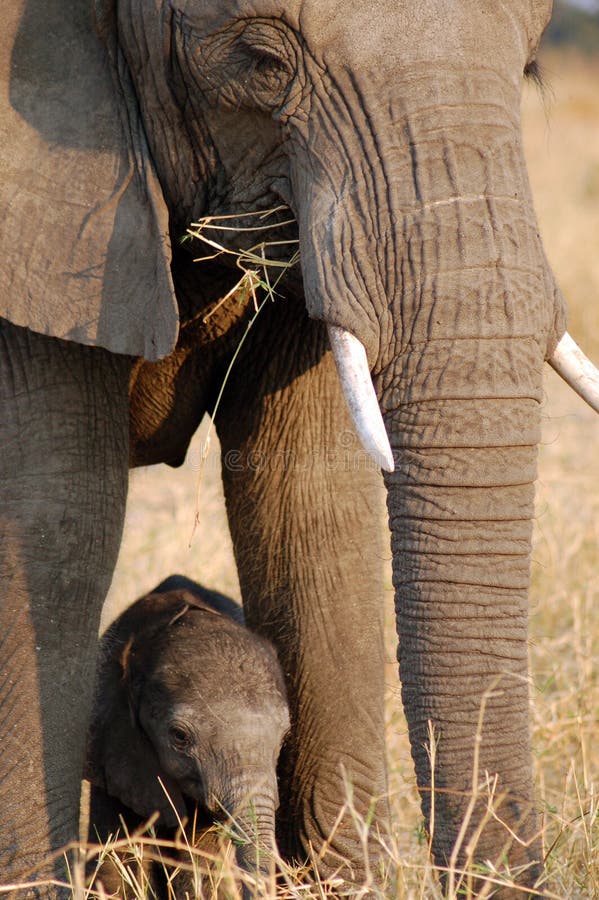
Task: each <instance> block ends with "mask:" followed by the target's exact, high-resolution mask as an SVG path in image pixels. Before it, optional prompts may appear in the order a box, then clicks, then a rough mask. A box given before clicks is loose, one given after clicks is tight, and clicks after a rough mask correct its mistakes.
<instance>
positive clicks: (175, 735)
mask: <svg viewBox="0 0 599 900" xmlns="http://www.w3.org/2000/svg"><path fill="white" fill-rule="evenodd" d="M168 736H169V738H170V740H171V743H172V745H173V746H174V747H176V748H177V749H178V750H185V749H186V748H187V747H189V746H190V744H191V742H192V738H191V734H190V733H189V731H188V730H187V728H185V727H184V726H183V725H170V726H169V729H168Z"/></svg>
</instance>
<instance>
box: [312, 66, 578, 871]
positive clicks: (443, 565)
mask: <svg viewBox="0 0 599 900" xmlns="http://www.w3.org/2000/svg"><path fill="white" fill-rule="evenodd" d="M424 77H425V76H424V74H423V73H422V71H421V70H418V71H417V72H414V73H407V74H406V77H405V79H404V82H403V83H402V84H401V85H399V86H398V85H397V84H394V92H393V98H392V99H390V98H389V95H388V93H387V94H385V87H384V86H383V85H381V84H376V76H374V75H373V77H372V81H371V83H369V84H366V82H364V83H361V84H356V83H352V85H350V86H348V88H347V96H346V97H345V105H344V106H343V107H342V109H343V110H345V109H351V121H352V128H349V127H348V129H347V131H345V130H344V128H343V127H342V123H337V122H336V123H335V124H336V129H335V134H336V135H339V134H342V135H344V134H346V133H351V134H355V133H356V130H357V129H359V128H360V126H362V130H361V131H360V132H359V134H360V141H361V143H360V148H359V151H361V156H360V152H359V151H358V149H355V152H349V151H350V150H351V149H352V148H345V147H344V148H342V150H343V151H347V152H346V156H347V160H348V162H347V163H346V161H344V160H343V159H341V158H340V155H339V154H338V155H337V157H335V155H334V148H333V147H327V148H319V154H318V159H326V160H327V163H328V179H329V180H328V182H327V184H326V185H324V181H323V185H324V187H322V189H321V190H320V191H316V190H315V189H314V188H312V190H311V193H310V182H309V181H308V179H307V178H304V170H303V169H298V171H297V174H296V182H297V190H298V192H299V193H300V195H301V196H303V197H305V198H306V199H305V204H308V203H311V205H312V207H313V209H312V214H311V221H312V222H313V223H314V224H313V226H312V227H311V229H307V230H306V231H305V232H303V234H302V232H301V226H302V222H303V221H310V213H309V211H308V209H307V208H304V209H300V210H299V221H300V233H301V234H302V253H303V254H304V258H308V254H310V256H309V258H310V260H311V261H312V260H313V259H316V262H315V263H314V265H313V266H312V265H310V266H308V267H307V268H306V269H305V278H304V280H305V285H306V295H307V300H308V305H309V308H310V310H311V312H312V313H313V315H315V316H317V317H319V318H322V319H324V320H325V321H327V323H328V324H329V326H333V333H334V330H335V328H336V327H338V326H339V327H341V328H345V329H346V330H349V331H351V332H352V333H353V334H354V335H355V336H356V337H357V338H358V339H359V340H360V342H361V343H362V344H363V345H364V347H365V349H366V351H367V355H368V360H369V364H370V368H371V370H372V372H373V381H374V386H375V389H376V392H377V395H378V399H379V402H380V406H381V411H382V414H383V418H384V422H385V426H386V430H387V432H388V435H389V438H390V442H391V448H392V452H393V457H394V466H395V471H389V470H390V469H391V468H392V467H391V466H390V465H388V466H385V467H384V468H386V469H387V470H388V471H387V473H386V475H385V481H386V486H387V492H388V493H387V499H388V510H389V520H390V525H391V532H392V550H393V570H394V576H393V577H394V584H395V590H396V611H397V629H398V634H399V651H398V657H399V662H400V675H401V681H402V691H403V699H404V705H405V710H406V715H407V719H408V724H409V730H410V739H411V745H412V753H413V757H414V760H415V764H416V770H417V776H418V784H419V788H420V790H421V795H422V803H423V809H424V811H425V814H426V816H427V820H428V823H429V827H430V830H431V833H432V845H433V849H434V852H435V855H436V857H437V860H438V861H439V862H440V863H441V864H443V865H445V864H447V863H448V862H450V861H455V862H457V863H462V862H464V860H465V859H466V858H468V857H469V856H470V857H471V858H472V859H473V860H475V861H476V862H478V863H482V862H485V861H487V860H490V861H491V862H492V863H501V862H502V861H503V860H504V858H505V859H508V861H509V865H510V866H512V865H520V864H523V865H526V866H529V871H528V872H527V874H526V875H525V876H523V881H524V882H525V883H532V882H533V881H534V878H535V877H536V873H537V871H538V867H539V861H540V846H539V842H538V840H536V838H535V833H536V817H535V814H534V810H533V797H532V776H531V760H530V741H529V735H528V671H527V596H528V587H529V568H530V550H531V522H532V516H533V501H534V480H535V475H536V447H537V444H538V442H539V438H540V402H541V400H542V397H543V391H542V373H543V362H544V360H545V358H547V357H548V356H549V355H550V354H551V352H552V350H553V348H554V347H555V346H556V344H557V343H558V339H559V338H560V337H561V335H562V334H563V332H564V315H563V305H562V302H561V297H560V295H559V292H558V291H557V289H556V286H555V283H554V279H553V275H552V273H551V271H550V270H549V267H548V266H547V262H546V259H545V256H544V252H543V248H542V245H541V242H540V239H539V235H538V227H537V223H536V219H535V216H534V211H533V207H532V201H531V197H530V190H529V186H528V180H527V176H526V168H525V162H524V156H523V151H522V144H521V138H520V131H519V85H517V84H516V83H515V82H513V81H507V80H502V79H503V76H502V75H501V74H498V73H497V72H494V71H492V70H490V69H484V70H481V71H480V72H478V71H477V72H476V74H473V73H472V72H463V73H461V72H460V71H459V70H458V69H455V70H452V71H451V72H449V71H447V70H444V71H443V72H439V73H435V72H433V73H430V72H428V73H426V78H427V90H428V93H427V94H426V98H427V103H424V104H423V90H422V88H421V87H420V90H419V92H418V93H415V92H414V88H413V86H414V85H415V84H416V85H420V86H421V84H422V78H424ZM500 81H501V85H502V87H501V103H499V104H498V102H497V96H498V87H497V86H498V83H499V82H500ZM411 92H412V93H411ZM429 101H430V103H429ZM339 108H341V107H339ZM322 114H323V116H324V115H325V110H324V107H323V113H322ZM331 130H332V128H331ZM355 159H359V160H360V165H359V167H358V168H356V166H355V165H354V162H353V161H354V160H355ZM316 166H317V162H315V163H314V165H313V167H312V169H311V170H310V171H311V172H313V171H314V169H315V168H316ZM349 166H351V167H352V169H351V176H352V177H349V176H348V167H349ZM337 172H339V173H340V175H339V183H338V184H337V182H336V181H334V179H335V178H336V174H337ZM342 176H343V177H342ZM332 182H333V183H332ZM300 189H302V190H303V194H302V193H301V192H300ZM368 197H372V198H376V204H375V205H373V204H371V205H370V206H365V203H366V200H367V198H368ZM348 213H349V214H348ZM366 286H367V287H366ZM330 330H331V329H330ZM336 356H337V357H339V354H338V353H336ZM429 729H430V731H429ZM430 733H432V734H433V737H434V742H435V748H434V754H432V751H431V748H430V746H429V745H430V740H429V734H430ZM431 754H432V755H431ZM431 759H433V764H431Z"/></svg>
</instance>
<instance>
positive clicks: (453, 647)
mask: <svg viewBox="0 0 599 900" xmlns="http://www.w3.org/2000/svg"><path fill="white" fill-rule="evenodd" d="M4 6H5V7H6V8H5V9H4V10H3V27H2V35H1V37H0V50H1V52H0V67H1V73H2V74H1V78H0V81H1V84H2V99H1V106H0V129H1V133H2V139H1V141H0V172H1V178H2V187H1V191H2V193H1V200H0V204H1V206H0V208H1V216H0V249H1V252H2V266H1V267H0V296H1V302H2V307H1V308H0V312H2V313H3V315H4V316H5V317H6V320H5V321H4V322H3V323H2V328H1V331H0V334H1V344H0V346H1V348H2V353H1V357H0V371H1V375H0V440H1V444H2V457H1V463H0V464H1V466H2V470H1V471H2V475H1V476H0V491H1V494H0V510H1V515H0V522H1V523H2V524H1V527H2V543H1V551H0V552H1V554H2V556H1V567H2V574H3V579H4V585H5V587H4V590H3V597H2V611H1V616H2V620H1V627H0V635H1V639H0V655H1V666H2V671H3V679H2V681H1V683H0V713H1V714H0V747H1V748H2V750H1V753H2V756H1V759H2V773H1V778H0V841H1V850H0V854H1V855H0V871H2V874H3V877H4V878H7V877H8V878H9V879H14V878H17V877H20V876H21V875H22V874H23V873H24V872H25V871H26V870H27V868H28V867H29V866H31V865H34V864H35V863H36V862H37V861H39V860H40V858H42V857H43V856H44V855H45V854H47V853H49V852H50V851H54V850H57V848H59V847H60V846H61V845H62V844H63V843H64V842H66V841H68V840H69V839H71V838H73V837H74V836H75V834H76V831H77V808H78V802H79V773H80V766H81V762H82V749H83V743H84V734H85V729H86V723H87V715H88V710H89V705H90V692H91V684H92V676H93V658H94V649H95V642H96V632H97V626H98V619H99V613H100V607H101V604H102V600H103V598H104V595H105V593H106V590H107V587H108V584H109V582H110V577H111V573H112V570H113V567H114V564H115V560H116V554H117V549H118V544H119V539H120V533H121V528H122V522H123V517H124V510H125V497H126V485H127V468H128V465H129V464H130V463H131V464H132V465H137V464H142V463H144V464H146V463H149V462H158V461H166V462H169V463H171V464H177V463H180V462H181V460H182V459H183V456H184V453H185V449H186V446H187V443H188V440H189V438H190V436H191V434H192V433H193V430H194V428H195V427H196V425H197V423H198V421H199V420H200V418H201V416H202V414H203V412H204V411H206V410H208V411H210V410H211V408H212V407H213V404H214V400H215V396H216V394H217V392H218V389H219V387H220V384H221V382H222V377H223V373H224V371H225V369H226V367H227V366H228V363H229V361H230V359H231V357H232V354H233V352H234V351H235V349H236V348H237V346H238V344H239V340H240V337H241V335H242V334H243V332H244V329H245V325H246V322H247V316H248V314H249V313H248V312H247V311H244V309H243V308H242V309H240V307H239V306H238V305H228V306H227V305H224V306H220V307H219V308H218V309H217V310H216V311H215V312H214V315H211V316H210V317H209V318H208V319H206V320H205V321H204V319H205V313H206V312H208V311H212V310H213V308H214V307H215V305H216V302H217V301H218V299H219V298H220V297H222V296H224V294H225V293H227V292H228V291H229V290H230V288H231V287H232V285H233V284H234V283H235V281H236V279H237V277H238V273H234V272H233V271H232V270H231V269H229V268H227V267H226V266H223V265H220V264H219V263H218V261H213V262H211V263H206V264H203V265H197V264H194V263H193V261H192V257H193V255H194V252H195V253H196V255H197V249H196V250H194V249H193V248H192V251H191V252H190V249H189V248H188V247H187V246H186V245H185V244H183V245H182V244H181V241H180V239H181V237H182V236H183V235H184V234H185V231H186V229H187V227H188V225H189V223H190V222H192V221H195V220H197V219H198V218H199V217H201V216H205V215H222V214H227V215H231V216H233V217H236V218H233V220H232V221H231V222H230V223H229V227H230V228H232V227H234V226H235V227H237V229H238V230H237V231H232V230H228V231H223V232H222V234H221V237H222V238H223V240H225V241H226V242H228V244H229V245H231V246H240V245H242V244H243V242H244V240H247V234H246V232H244V231H243V230H242V228H243V226H244V225H247V224H248V220H247V219H246V218H244V216H245V215H246V214H248V213H253V212H255V211H256V210H260V209H263V210H265V209H268V208H271V207H273V206H277V205H279V204H280V203H281V201H283V202H284V203H285V204H287V205H288V206H289V207H290V208H291V209H292V211H293V213H294V215H295V217H296V219H297V223H298V225H297V232H298V234H299V241H300V249H301V276H300V273H298V274H297V275H296V276H295V277H293V276H292V277H290V278H289V279H288V284H287V288H286V291H285V293H286V297H287V299H286V300H285V301H284V302H283V301H281V302H278V303H275V304H272V305H269V306H268V307H266V309H265V311H264V312H263V314H262V315H261V320H260V322H259V323H257V324H256V325H255V326H254V328H253V329H252V331H251V332H250V335H249V337H248V339H247V340H246V341H245V342H244V344H243V349H242V352H241V354H240V356H239V358H238V360H237V363H236V365H235V367H234V369H233V374H232V377H231V379H230V381H229V383H228V385H227V389H226V393H225V398H224V401H223V404H222V406H221V407H220V408H219V412H218V416H217V427H218V432H219V436H220V439H221V443H222V447H223V452H224V455H225V461H227V462H228V463H229V464H228V465H225V467H224V480H225V489H226V495H227V504H228V511H229V520H230V525H231V531H232V536H233V541H234V545H235V553H236V558H237V564H238V568H239V575H240V582H241V586H242V592H243V596H244V602H245V605H246V608H247V616H248V619H249V620H250V622H251V623H252V624H253V625H255V626H256V627H258V628H259V629H261V630H262V631H263V632H264V633H265V634H267V635H269V636H270V637H271V638H272V639H273V640H274V641H275V643H276V644H277V646H278V649H279V653H280V657H281V660H282V663H283V667H284V671H285V673H286V677H287V682H288V690H289V695H290V703H291V713H292V723H293V724H292V735H291V738H290V740H289V742H288V745H287V747H286V751H285V753H284V756H283V762H282V764H281V782H282V784H281V810H282V815H281V819H280V822H279V832H280V835H279V837H280V842H281V846H282V848H283V849H284V851H285V852H286V853H287V854H289V855H305V854H306V853H307V852H308V849H309V847H313V848H314V849H315V850H316V851H319V850H322V853H321V854H320V855H318V853H317V855H316V859H317V864H318V866H319V867H320V868H321V870H322V874H326V873H329V872H331V871H333V870H336V867H337V866H338V865H339V860H340V858H345V859H347V860H348V867H347V868H346V869H345V874H346V875H347V877H348V878H352V877H355V878H359V874H360V873H359V866H360V862H359V860H360V857H361V849H360V846H359V841H358V840H357V838H356V836H355V834H354V832H353V829H352V825H351V820H350V819H349V818H342V819H341V821H340V822H336V820H337V816H338V813H339V809H340V804H341V802H342V797H343V782H342V778H343V776H342V770H343V769H345V771H346V773H347V775H348V777H349V778H350V779H351V780H352V782H353V797H354V801H355V803H356V805H357V808H358V810H359V811H362V812H364V813H365V814H366V812H367V811H368V810H369V808H370V804H371V798H372V797H375V798H378V805H377V810H376V811H377V813H378V815H379V819H380V821H381V823H384V821H385V817H386V805H385V802H384V800H381V799H380V798H381V797H384V794H385V789H386V775H385V761H384V736H383V675H382V656H383V644H382V629H381V615H382V613H381V600H380V594H381V591H380V577H379V574H378V563H377V560H378V557H379V552H380V551H379V548H378V542H377V538H376V532H377V523H376V516H375V513H374V511H373V507H374V506H375V504H374V502H373V499H372V498H373V496H374V493H375V475H374V474H373V472H372V471H367V470H366V469H367V467H366V468H365V467H364V466H363V465H355V466H354V465H353V464H352V462H353V461H354V459H355V458H354V456H353V455H352V446H349V447H348V446H347V444H348V443H350V444H351V440H352V439H351V437H349V438H348V437H347V436H348V434H350V435H351V432H349V431H348V427H349V426H348V419H347V416H346V412H345V406H344V404H343V401H342V399H341V393H340V388H339V386H338V381H337V377H336V373H335V367H334V364H333V360H332V354H331V353H330V352H329V339H328V337H327V328H328V331H329V335H330V337H331V341H332V343H333V350H334V355H335V360H336V363H337V368H338V370H339V371H340V374H341V381H342V383H343V385H344V390H345V392H346V394H347V396H348V398H349V406H350V408H351V411H352V414H353V416H354V419H355V421H356V424H357V428H358V431H359V433H360V435H361V437H362V439H363V441H364V443H365V444H366V446H367V447H368V448H369V449H370V450H371V451H372V452H373V454H374V456H375V458H376V460H377V462H379V463H380V464H382V466H383V467H384V468H385V469H386V470H387V474H386V475H385V483H386V487H387V497H388V508H389V518H390V524H391V529H392V550H393V564H394V583H395V588H396V606H397V622H398V629H399V633H400V638H401V641H400V651H399V660H400V666H401V680H402V689H403V700H404V704H405V708H406V713H407V717H408V722H409V729H410V737H411V741H412V748H413V755H414V760H415V764H416V771H417V777H418V783H419V785H420V787H421V791H422V798H423V807H424V810H425V813H426V814H427V816H429V817H430V812H431V810H430V807H431V802H430V796H431V794H430V791H429V787H430V785H431V774H430V762H429V756H428V755H427V750H426V743H427V735H428V723H429V721H432V723H433V726H434V730H435V733H436V736H437V739H438V746H437V750H436V757H435V772H434V784H435V789H436V792H435V805H434V836H433V849H434V853H435V856H436V858H437V860H438V861H439V862H440V863H443V862H445V861H446V860H447V859H448V858H449V857H450V855H451V853H452V849H453V848H454V846H455V844H456V841H458V843H459V844H460V846H461V848H465V847H466V846H467V845H468V843H469V842H470V843H472V842H473V841H474V839H475V837H476V839H477V849H476V851H475V853H474V858H475V860H479V861H485V860H491V861H497V862H501V864H502V865H504V864H507V865H509V867H510V868H511V870H512V871H514V870H515V868H517V867H520V866H522V867H523V869H522V874H521V875H520V879H521V881H522V883H524V884H529V883H532V882H533V881H534V880H535V878H536V877H537V875H538V873H539V861H540V842H539V841H538V839H537V838H536V833H537V826H538V820H537V817H536V815H535V812H534V798H533V793H532V784H531V766H530V747H529V734H528V695H527V694H528V688H527V652H526V633H527V626H526V618H527V616H526V607H527V591H528V582H529V557H530V535H531V516H532V504H533V482H534V478H535V466H536V462H535V460H536V445H537V443H538V440H539V408H540V402H541V400H542V370H543V362H544V360H547V359H551V358H555V359H557V358H559V360H560V365H561V358H562V355H563V348H564V346H566V345H567V343H568V340H567V338H566V339H565V341H560V339H561V338H562V335H563V334H564V330H565V325H564V309H563V304H562V299H561V295H560V293H559V291H558V289H557V287H556V285H555V282H554V279H553V276H552V274H551V271H550V269H549V267H548V265H547V262H546V260H545V256H544V253H543V249H542V245H541V241H540V238H539V235H538V232H537V224H536V221H535V216H534V213H533V208H532V202H531V198H530V191H529V186H528V181H527V176H526V170H525V163H524V158H523V151H522V142H521V135H520V115H519V103H520V91H521V83H522V78H523V74H524V72H525V71H526V70H527V69H530V68H531V66H532V65H533V62H534V57H535V52H536V49H537V46H538V43H539V40H540V36H541V34H542V31H543V29H544V27H545V25H546V23H547V21H548V19H549V16H550V7H551V4H550V2H548V0H513V2H512V3H510V4H504V3H496V2H494V0H493V2H492V0H459V2H453V0H452V2H449V0H430V2H427V3H424V4H417V5H415V4H412V3H408V2H405V0H393V2H377V3H374V2H373V0H361V2H357V3H352V4H347V3H344V4H341V3H339V2H330V3H323V2H322V0H291V2H285V3H283V2H282V0H223V2H219V3H214V2H211V0H169V2H165V0H156V2H154V3H151V4H150V3H142V2H138V0H96V2H95V3H92V2H91V0H8V3H5V4H4ZM558 342H560V343H559V345H558ZM556 347H557V351H556ZM556 352H557V357H556V356H555V354H556ZM159 360H162V361H159ZM565 365H566V368H567V367H568V365H569V364H568V363H566V364H565ZM368 370H370V372H371V373H372V382H371V380H370V376H369V375H368ZM573 377H575V378H576V377H578V376H577V375H576V374H575V375H574V376H573ZM584 377H586V376H584ZM584 377H583V380H584ZM586 380H587V381H588V379H586ZM585 383H586V382H585ZM372 385H374V391H373V388H372ZM377 398H378V404H377V403H376V399H377ZM379 409H380V412H379ZM381 412H382V420H381ZM387 434H388V436H389V439H390V446H389V443H388V441H387ZM393 468H394V471H392V470H393ZM352 469H355V471H352ZM481 708H482V709H483V711H484V715H483V716H482V726H481V725H480V724H479V719H480V718H481ZM477 735H478V736H479V737H480V738H481V739H480V740H478V739H477ZM474 762H476V765H477V770H476V773H475V774H478V776H479V780H480V781H482V782H484V781H485V775H484V773H488V781H489V783H490V784H493V785H494V786H495V795H496V803H497V804H498V805H499V809H498V812H497V815H495V816H494V815H489V813H488V809H487V803H486V796H482V797H480V798H479V799H478V800H474V801H473V802H472V803H470V799H471V796H472V785H473V764H474ZM475 780H476V779H475ZM24 784H26V785H27V789H26V791H25V792H24V790H23V785H24ZM485 790H486V788H485V787H484V785H483V790H482V794H483V795H484V794H485ZM466 811H468V815H469V817H468V826H467V828H466V830H465V832H464V833H463V834H461V835H460V826H461V823H462V819H463V816H464V814H465V812H466ZM335 823H336V827H335V829H334V831H333V833H332V834H331V830H332V829H333V826H334V824H335ZM514 836H515V839H513V838H514ZM328 838H330V840H329V841H328V843H326V844H325V841H326V839H328ZM471 839H472V840H471ZM456 858H457V860H458V862H459V861H460V859H462V858H463V855H460V853H457V856H456Z"/></svg>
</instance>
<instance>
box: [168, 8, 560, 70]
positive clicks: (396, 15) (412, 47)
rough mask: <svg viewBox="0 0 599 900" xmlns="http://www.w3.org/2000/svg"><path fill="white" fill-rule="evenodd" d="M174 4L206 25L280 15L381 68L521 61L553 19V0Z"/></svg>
mask: <svg viewBox="0 0 599 900" xmlns="http://www.w3.org/2000/svg"><path fill="white" fill-rule="evenodd" d="M172 5H173V6H174V7H175V8H176V9H177V10H178V11H179V12H180V13H181V14H182V15H183V16H184V17H185V18H186V19H188V20H189V21H190V24H192V25H197V27H199V28H200V29H201V30H203V31H205V32H210V31H213V32H215V31H219V30H221V29H224V28H226V27H227V25H228V24H229V23H231V22H234V21H238V20H240V19H252V18H261V19H266V20H268V19H272V20H281V21H283V22H285V23H286V24H287V25H289V26H290V27H291V28H292V29H293V30H294V31H296V32H298V33H300V34H301V36H302V38H303V39H304V40H305V41H306V43H307V45H308V47H309V49H310V52H311V53H312V54H313V55H314V56H315V57H316V59H317V60H319V61H321V62H323V63H325V64H328V65H330V64H335V63H338V64H341V65H346V66H349V67H351V68H358V69H359V68H362V67H368V66H369V64H372V63H373V62H376V68H377V71H381V70H385V71H396V70H398V69H400V68H401V67H405V66H409V65H412V64H414V63H421V62H423V61H428V62H430V63H434V62H435V61H441V60H443V61H450V62H453V63H455V64H462V65H464V64H468V63H469V64H471V65H472V64H478V63H479V62H480V61H481V60H484V59H486V58H487V54H491V59H490V60H489V59H487V61H493V62H496V61H497V60H496V59H495V57H497V56H499V59H500V61H501V62H503V63H506V64H508V65H509V64H510V63H514V64H516V65H517V66H519V67H520V64H521V62H522V58H524V60H526V59H527V58H528V55H529V48H530V46H531V45H532V44H535V43H536V41H537V40H538V38H539V37H540V34H541V32H542V30H543V28H544V27H545V25H546V22H547V20H548V18H549V14H550V9H551V4H550V2H544V0H542V2H538V3H536V4H531V3H530V2H528V0H516V2H512V3H510V4H504V3H497V2H496V0H459V2H456V0H420V2H419V3H414V2H413V0H383V2H381V0H359V2H352V3H347V2H346V0H324V2H323V0H285V2H282V0H229V2H223V3H219V4H215V3H212V2H211V0H201V2H198V0H173V2H172Z"/></svg>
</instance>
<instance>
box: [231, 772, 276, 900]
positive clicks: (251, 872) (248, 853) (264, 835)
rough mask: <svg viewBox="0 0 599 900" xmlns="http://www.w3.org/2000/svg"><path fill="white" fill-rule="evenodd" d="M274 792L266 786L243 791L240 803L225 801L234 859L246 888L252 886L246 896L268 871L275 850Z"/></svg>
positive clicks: (251, 893) (250, 894)
mask: <svg viewBox="0 0 599 900" xmlns="http://www.w3.org/2000/svg"><path fill="white" fill-rule="evenodd" d="M242 795H243V794H242ZM275 795H276V791H274V792H273V791H271V790H266V789H263V790H261V791H260V792H253V793H251V794H250V793H249V792H248V791H247V790H246V791H245V794H244V795H243V800H242V802H238V803H237V804H234V803H233V804H227V810H228V812H229V814H230V816H231V838H232V840H233V843H234V844H235V847H236V857H237V862H238V864H239V866H240V867H241V868H242V869H244V870H245V871H246V872H247V873H248V876H249V880H248V887H249V888H253V890H250V892H249V896H254V895H255V888H256V885H257V883H259V882H260V881H261V880H263V879H264V877H266V876H268V874H269V873H270V872H271V871H272V866H273V855H274V853H275V852H276V844H275V810H276V807H277V798H276V796H275ZM239 796H240V794H239V793H238V797H239ZM254 882H255V883H254Z"/></svg>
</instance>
